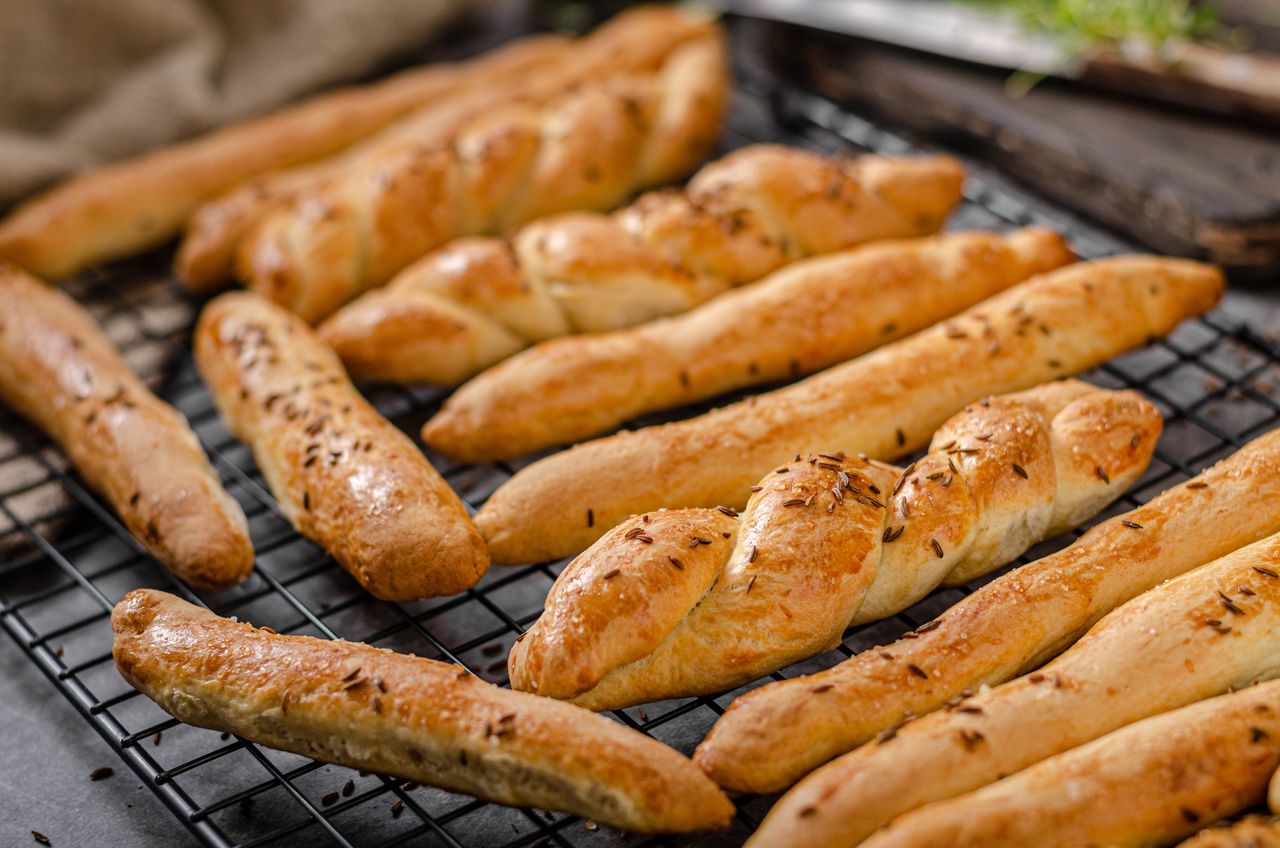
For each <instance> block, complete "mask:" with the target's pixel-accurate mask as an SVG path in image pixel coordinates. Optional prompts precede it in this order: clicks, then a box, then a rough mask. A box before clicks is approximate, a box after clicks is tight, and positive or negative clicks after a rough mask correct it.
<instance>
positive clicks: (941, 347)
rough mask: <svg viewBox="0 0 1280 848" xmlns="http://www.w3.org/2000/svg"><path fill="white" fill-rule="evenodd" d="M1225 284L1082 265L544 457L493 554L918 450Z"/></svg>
mask: <svg viewBox="0 0 1280 848" xmlns="http://www.w3.org/2000/svg"><path fill="white" fill-rule="evenodd" d="M1221 292H1222V275H1221V273H1220V272H1219V271H1218V270H1217V269H1215V268H1213V267H1211V266H1208V265H1202V264H1199V263H1196V262H1189V261H1187V260H1180V259H1162V258H1157V257H1151V256H1127V257H1117V258H1113V259H1101V260H1096V261H1093V262H1082V263H1078V264H1076V265H1071V266H1068V267H1066V268H1062V269H1059V270H1057V271H1052V272H1049V273H1047V274H1042V275H1040V276H1037V277H1034V278H1032V279H1031V280H1028V281H1027V282H1025V283H1022V284H1021V285H1018V286H1015V287H1014V288H1012V289H1009V290H1008V291H1005V292H1004V293H1002V294H999V295H996V296H995V297H993V298H991V299H989V300H986V301H984V302H982V303H980V304H978V305H977V306H975V307H973V308H971V309H969V310H968V311H966V312H964V313H961V314H960V315H959V316H957V317H955V318H953V319H950V320H947V321H944V322H942V323H941V324H939V325H938V326H936V327H933V328H931V329H927V330H924V331H922V332H920V333H917V334H916V335H914V336H910V337H908V338H906V339H903V340H901V341H899V342H895V343H893V344H891V345H888V346H886V347H883V348H881V349H879V350H877V351H874V352H872V353H869V354H866V355H865V356H862V357H859V358H858V359H854V360H852V361H850V362H846V363H844V364H842V365H837V366H835V367H834V368H830V369H828V370H826V371H823V372H821V373H819V374H817V375H815V376H813V377H810V378H809V379H807V380H804V381H803V382H800V383H797V384H796V385H793V386H788V387H786V388H783V389H779V390H777V391H774V392H770V393H768V394H764V395H760V396H758V397H753V398H748V399H747V400H744V401H741V402H739V403H736V404H733V405H732V406H728V407H725V408H723V409H719V410H716V411H714V412H710V413H708V414H706V415H701V416H698V417H696V418H692V419H689V420H686V421H680V422H676V423H672V424H665V425H662V426H656V427H647V428H645V429H642V430H637V431H634V432H623V433H619V434H617V435H614V436H609V437H607V438H603V439H597V440H595V441H592V442H586V443H584V444H581V445H578V446H576V447H573V448H570V449H569V450H567V451H564V452H562V453H559V454H556V455H554V456H551V457H548V458H546V459H543V460H540V461H539V462H535V463H534V464H532V465H530V466H528V467H527V468H525V469H523V470H522V471H520V473H518V474H516V475H515V476H514V477H513V478H512V479H511V480H509V481H508V482H507V483H506V484H504V485H503V486H502V487H500V488H499V489H498V490H497V491H496V492H495V493H494V494H493V496H492V497H491V498H490V499H489V501H488V502H487V503H486V504H485V506H484V508H483V509H482V510H481V511H480V513H479V515H478V516H477V518H476V523H477V525H478V526H479V527H480V531H481V532H482V533H483V534H484V536H485V538H486V540H488V542H489V549H490V552H491V553H492V555H493V559H494V561H495V562H499V563H511V564H516V563H525V562H539V561H543V560H549V559H555V558H557V557H561V556H567V555H570V554H576V553H579V552H580V551H582V550H585V549H586V547H587V546H588V545H590V544H591V543H592V542H594V541H595V540H596V539H597V538H599V537H600V536H601V535H602V534H603V533H604V532H605V531H606V530H608V528H610V527H613V526H616V525H617V524H618V523H619V522H621V521H623V520H624V519H626V517H627V516H629V515H633V514H639V513H644V512H647V511H650V510H654V509H658V508H660V507H667V508H677V507H699V506H702V507H711V506H715V505H717V504H722V505H725V506H731V507H734V508H735V509H737V508H741V507H742V506H744V505H745V503H746V495H747V494H748V488H749V487H750V486H752V485H753V484H755V483H756V481H758V480H759V479H760V478H762V477H763V476H764V475H766V474H767V473H768V472H769V471H771V470H772V469H774V468H776V467H778V466H779V465H781V464H782V463H784V462H786V461H788V460H789V459H791V457H793V456H794V455H795V454H797V453H801V454H805V453H809V452H811V451H837V450H841V451H845V452H846V453H850V454H852V453H858V452H861V453H866V454H867V455H869V456H871V457H872V458H876V459H887V458H892V457H895V456H900V455H902V454H905V453H907V452H909V451H912V450H917V449H919V448H921V447H923V446H924V445H925V443H926V441H927V439H928V437H929V436H930V435H931V434H932V433H933V431H934V430H935V429H937V428H938V427H939V426H940V425H941V424H942V422H944V421H946V420H947V418H949V417H950V416H951V415H954V414H955V412H956V411H957V410H959V409H960V408H962V407H963V406H964V405H965V404H966V403H969V402H972V401H974V400H976V399H977V398H980V397H985V396H988V395H994V394H1002V393H1005V392H1010V391H1017V390H1020V389H1024V388H1029V387H1031V386H1034V385H1038V384H1040V383H1043V382H1046V381H1048V380H1051V379H1055V378H1058V377H1066V376H1069V375H1071V374H1074V373H1078V372H1080V371H1084V370H1086V369H1088V368H1091V367H1093V366H1094V365H1097V364H1099V363H1101V362H1103V361H1105V360H1107V359H1109V358H1111V357H1113V356H1115V355H1117V354H1119V353H1123V352H1124V351H1126V350H1130V349H1132V348H1134V347H1137V346H1139V345H1141V344H1144V343H1145V342H1146V341H1147V340H1148V339H1150V338H1151V337H1153V336H1163V335H1165V334H1166V333H1168V332H1169V331H1171V330H1172V329H1173V328H1174V327H1175V326H1177V324H1178V323H1179V322H1180V321H1182V320H1183V319H1184V318H1187V317H1189V316H1191V315H1196V314H1199V313H1201V312H1204V311H1205V310H1207V309H1209V308H1210V307H1212V306H1213V305H1214V304H1215V303H1217V301H1218V298H1219V297H1220V296H1221ZM589 514H590V516H592V517H594V521H588V520H587V519H588V515H589Z"/></svg>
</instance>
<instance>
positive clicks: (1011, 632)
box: [696, 431, 1280, 792]
mask: <svg viewBox="0 0 1280 848" xmlns="http://www.w3.org/2000/svg"><path fill="white" fill-rule="evenodd" d="M1277 532H1280V431H1273V432H1271V433H1268V434H1267V435H1265V436H1261V437H1259V438H1257V439H1255V440H1254V441H1252V442H1250V443H1249V444H1248V445H1246V446H1245V447H1243V448H1241V449H1240V450H1239V451H1237V452H1236V453H1235V454H1234V455H1232V456H1231V457H1229V458H1227V459H1225V460H1223V461H1222V462H1219V463H1218V464H1217V465H1215V466H1213V467H1212V468H1209V469H1208V470H1206V471H1204V472H1203V473H1201V474H1200V475H1199V476H1197V477H1196V478H1194V479H1193V480H1189V481H1187V482H1185V483H1182V484H1181V485H1178V486H1174V487H1173V488H1171V489H1169V490H1167V491H1165V492H1164V493H1163V494H1161V495H1159V496H1158V497H1156V498H1154V499H1153V500H1151V501H1150V502H1149V503H1147V504H1146V505H1144V506H1141V507H1139V508H1137V509H1134V510H1132V511H1130V512H1128V513H1125V514H1123V515H1119V516H1116V517H1114V518H1112V519H1109V520H1108V521H1105V522H1103V523H1101V524H1099V525H1097V526H1096V527H1094V528H1093V529H1091V530H1090V531H1089V532H1088V533H1086V534H1084V535H1083V536H1082V537H1080V539H1079V540H1077V541H1076V542H1075V543H1074V544H1072V545H1071V546H1069V547H1067V548H1064V549H1063V550H1061V551H1059V552H1058V553H1055V554H1052V555H1050V556H1047V557H1044V558H1043V559H1039V560H1037V561H1035V562H1033V563H1030V564H1028V565H1024V566H1022V567H1021V568H1019V569H1017V570H1015V571H1012V572H1010V573H1009V574H1006V575H1004V576H1002V577H1000V578H998V579H996V580H993V581H992V582H990V583H988V584H987V585H985V586H983V587H982V588H981V589H979V590H978V591H976V592H974V593H973V594H972V595H969V596H968V597H967V598H965V599H964V600H963V601H961V602H960V603H958V604H956V605H955V606H953V607H951V608H950V609H949V610H947V611H946V612H945V613H943V614H942V615H941V616H939V617H938V619H937V620H936V621H935V622H931V623H930V625H929V626H928V627H927V628H921V631H922V632H920V633H916V634H911V635H912V636H913V637H914V638H910V639H903V640H900V641H898V642H896V643H894V644H892V645H890V646H888V647H886V648H882V649H877V650H869V651H864V652H863V653H861V654H858V655H857V656H855V657H853V658H851V659H849V660H848V661H846V662H843V663H841V664H839V665H837V666H834V667H833V668H831V669H828V670H826V671H823V672H820V673H819V674H816V675H810V676H807V677H798V678H795V679H794V680H788V681H784V682H781V683H775V684H770V685H768V686H764V687H761V688H760V689H758V690H755V691H753V692H750V693H748V694H747V695H744V696H743V697H741V698H739V699H738V700H737V701H735V702H734V703H733V705H732V706H731V707H730V708H729V709H728V710H727V711H726V713H725V715H724V716H722V717H721V718H720V720H719V721H718V722H717V723H716V725H715V726H714V727H713V728H712V729H711V732H710V733H709V734H708V735H707V738H706V739H705V740H703V742H702V745H701V746H699V749H698V753H697V755H696V759H697V761H698V764H699V765H701V766H702V767H703V768H704V769H705V770H706V771H707V773H708V774H710V775H711V776H712V777H713V778H714V779H715V780H716V782H717V783H719V784H720V785H721V786H724V787H725V788H727V789H731V790H734V791H741V792H772V791H777V790H779V789H784V788H786V787H787V786H788V785H790V784H791V783H794V782H795V781H796V780H798V779H799V778H801V777H803V776H804V775H805V774H806V773H807V772H809V771H811V770H813V769H815V768H817V767H818V766H820V765H822V764H823V763H824V762H826V761H828V760H830V759H832V758H833V757H836V756H838V755H840V754H843V753H845V752H846V751H849V750H852V749H853V748H856V747H858V746H859V745H862V744H864V743H866V742H869V741H871V740H872V739H874V738H875V737H876V736H877V734H884V733H889V734H891V733H892V732H893V728H895V727H897V726H898V725H899V724H900V723H901V722H902V721H904V720H906V719H908V718H910V717H912V716H920V715H924V714H925V713H928V712H931V711H933V710H935V709H938V708H940V707H942V706H944V705H945V704H946V703H947V702H948V700H949V699H951V698H954V697H956V696H959V695H962V694H963V693H964V692H966V691H976V690H977V689H978V688H979V687H980V686H982V685H983V684H992V685H994V684H996V683H1000V682H1002V681H1005V680H1009V679H1010V678H1012V677H1015V676H1017V675H1018V674H1020V673H1022V672H1025V671H1028V670H1030V669H1034V668H1036V667H1037V666H1039V665H1041V664H1042V663H1043V662H1044V661H1045V660H1047V659H1049V658H1051V657H1053V656H1054V655H1056V654H1057V653H1059V652H1060V651H1062V650H1063V649H1064V648H1066V647H1067V646H1069V645H1070V644H1071V643H1072V642H1074V641H1075V640H1076V639H1077V638H1078V637H1079V636H1080V635H1081V634H1082V633H1084V632H1085V631H1086V630H1088V629H1089V627H1091V626H1092V625H1093V624H1094V623H1095V622H1096V621H1098V619H1100V618H1101V617H1102V616H1104V615H1106V614H1107V613H1108V612H1110V611H1111V610H1113V609H1115V608H1116V607H1118V606H1120V605H1121V604H1123V603H1124V602H1126V601H1128V600H1130V599H1131V598H1134V597H1137V596H1138V595H1140V594H1141V593H1143V592H1146V591H1148V590H1149V589H1151V588H1152V587H1154V586H1156V585H1158V584H1159V583H1161V582H1162V581H1164V580H1168V579H1170V578H1172V577H1177V576H1178V575H1180V574H1183V573H1184V572H1186V571H1189V570H1190V569H1192V568H1195V567H1196V566H1198V565H1202V564H1204V563H1206V562H1209V561H1211V560H1213V559H1216V558H1218V557H1221V556H1223V555H1225V554H1228V553H1230V552H1231V551H1233V550H1235V549H1237V548H1239V547H1242V546H1244V545H1247V544H1250V543H1252V542H1255V541H1257V540H1258V539H1261V538H1263V537H1265V536H1268V535H1271V534H1273V533H1277ZM1229 623H1230V622H1228V624H1229ZM1233 638H1240V637H1239V636H1238V635H1237V636H1233ZM913 667H914V668H918V669H920V672H921V674H917V673H915V672H914V671H913V670H912V669H913ZM828 685H829V686H830V688H824V689H823V692H822V697H821V698H817V697H815V696H814V694H813V690H814V689H815V688H816V687H827V686H828Z"/></svg>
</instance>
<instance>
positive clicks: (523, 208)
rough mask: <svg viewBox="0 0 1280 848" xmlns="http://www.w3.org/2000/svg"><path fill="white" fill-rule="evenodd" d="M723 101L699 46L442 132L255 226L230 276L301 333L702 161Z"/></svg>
mask: <svg viewBox="0 0 1280 848" xmlns="http://www.w3.org/2000/svg"><path fill="white" fill-rule="evenodd" d="M560 87H561V88H563V84H562V85H561V86H560ZM727 87H728V82H727V73H726V68H725V48H724V43H723V40H722V38H721V37H720V35H719V33H718V32H713V33H710V34H707V35H704V36H703V37H700V38H697V39H695V40H693V41H690V42H688V43H686V44H684V45H681V46H680V47H677V48H676V49H675V50H674V51H673V52H671V54H670V56H669V57H668V58H667V59H666V61H665V62H664V63H663V66H662V67H661V68H660V69H659V70H658V71H657V72H656V73H641V74H619V75H615V76H611V77H608V78H606V79H604V80H602V81H600V82H592V83H589V84H584V85H581V86H580V87H579V88H577V89H576V90H573V91H570V92H568V93H564V94H562V95H561V96H559V97H558V98H555V99H554V100H551V101H550V102H546V101H542V102H539V101H538V100H536V99H534V100H532V101H531V102H512V103H510V104H507V105H505V106H499V107H498V108H495V109H492V110H490V111H487V112H485V113H483V114H479V115H474V114H472V115H468V116H466V117H467V118H468V119H465V120H461V121H447V122H445V123H446V124H447V125H448V126H449V135H448V137H447V140H440V139H439V138H438V136H439V134H438V133H427V134H426V135H425V136H424V137H425V138H427V139H432V140H434V143H429V142H428V143H424V142H422V141H412V142H411V141H410V140H408V139H402V140H401V141H402V143H399V144H395V145H389V146H387V147H385V148H383V149H381V150H379V151H377V153H376V154H374V155H371V156H367V157H363V158H362V159H361V160H360V161H359V162H357V163H355V164H354V165H353V166H352V167H351V168H350V169H348V170H347V171H346V172H345V173H344V174H342V175H341V176H340V177H334V178H333V179H330V180H328V181H326V182H325V183H324V184H323V185H320V186H317V187H315V188H314V189H309V190H306V191H303V192H301V193H300V194H299V195H298V196H297V197H296V198H295V199H294V200H293V202H292V203H291V205H290V206H289V208H288V209H282V210H279V211H276V212H274V213H272V214H270V215H268V216H267V217H266V218H265V219H264V220H263V221H262V222H261V223H259V224H258V226H257V227H256V228H255V229H254V231H253V233H252V234H251V235H249V236H248V237H247V238H246V239H245V241H244V242H243V243H242V244H241V246H240V253H239V258H238V262H239V265H238V268H239V272H240V276H241V277H242V278H244V279H245V280H247V281H248V283H249V285H250V286H251V287H252V288H254V289H255V290H257V291H258V292H260V293H262V294H263V295H265V296H267V297H269V298H271V299H272V300H274V301H276V302H278V303H281V304H283V305H285V306H286V307H288V308H289V309H291V310H292V311H294V312H297V313H298V314H299V315H301V316H302V317H303V318H305V319H306V320H308V321H313V322H314V321H317V320H319V319H321V318H323V317H325V316H327V315H329V314H330V313H331V312H333V311H334V310H335V309H337V308H338V307H340V306H342V304H344V303H346V302H347V301H348V300H351V299H352V298H354V297H356V296H357V295H359V294H360V293H361V292H362V291H364V290H365V289H368V288H371V287H373V286H378V285H381V284H383V283H384V282H386V281H387V280H389V279H390V278H391V277H392V276H393V275H394V274H395V273H396V272H398V271H400V270H401V269H403V268H404V267H406V266H407V265H409V264H410V263H411V262H413V261H414V260H415V259H417V258H419V257H420V256H422V255H423V254H425V253H426V252H427V251H429V250H431V249H432V248H435V247H438V246H440V245H441V244H444V243H445V242H447V241H449V240H450V239H453V238H456V237H458V236H461V235H466V234H469V233H479V232H503V231H506V230H508V229H511V228H512V227H515V226H518V225H519V224H521V223H524V222H525V221H529V220H532V219H533V218H537V217H539V216H542V215H548V214H551V213H553V212H561V211H565V210H569V209H607V208H609V207H612V206H615V205H617V204H618V203H620V202H621V201H623V200H624V199H626V197H627V195H629V194H630V193H631V192H633V191H635V190H636V189H639V188H645V187H647V186H651V185H656V184H658V183H663V182H668V181H670V180H673V179H675V178H677V177H679V176H682V175H684V174H686V173H688V172H689V171H690V170H692V169H693V167H694V166H695V165H696V164H697V163H698V162H699V161H700V160H701V159H702V158H703V157H704V156H705V155H706V154H707V153H708V152H709V151H710V149H711V146H712V144H714V142H715V140H716V137H717V136H718V135H719V128H720V120H721V117H722V116H723V113H724V103H725V100H726V92H727Z"/></svg>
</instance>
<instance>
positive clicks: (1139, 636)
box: [756, 536, 1280, 848]
mask: <svg viewBox="0 0 1280 848" xmlns="http://www.w3.org/2000/svg"><path fill="white" fill-rule="evenodd" d="M1277 569H1280V536H1270V537H1268V538H1266V539H1263V540H1262V541H1260V542H1255V543H1254V544H1252V545H1249V546H1247V547H1244V548H1241V549H1240V550H1238V551H1235V552H1234V553H1231V554H1228V555H1227V556H1225V557H1223V558H1221V559H1218V560H1215V561H1214V562H1211V563H1209V564H1208V565H1203V566H1200V567H1199V568H1197V569H1195V570H1193V571H1190V572H1188V573H1186V574H1184V575H1182V576H1181V577H1179V578H1177V579H1175V580H1171V581H1169V582H1168V583H1164V584H1161V585H1160V586H1157V587H1156V588H1154V589H1152V590H1150V591H1149V592H1145V593H1143V594H1141V595H1139V596H1138V597H1137V598H1134V599H1133V600H1132V601H1129V602H1128V603H1126V604H1124V605H1123V606H1121V607H1119V608H1118V609H1116V610H1115V611H1114V612H1112V613H1111V614H1109V615H1108V616H1106V617H1105V618H1103V619H1102V620H1101V621H1100V622H1098V623H1097V624H1096V625H1094V627H1093V628H1092V629H1091V630H1090V631H1089V632H1088V633H1087V634H1085V636H1084V637H1083V638H1082V639H1081V640H1080V641H1079V642H1077V643H1076V644H1075V645H1073V646H1072V647H1071V648H1070V649H1068V650H1067V651H1066V653H1064V654H1062V656H1060V657H1058V658H1057V659H1056V660H1054V661H1053V662H1051V663H1049V664H1048V665H1046V666H1044V667H1043V668H1040V669H1039V670H1037V671H1036V673H1035V674H1032V675H1029V676H1026V677H1021V678H1019V679H1017V680H1014V681H1011V682H1009V683H1005V684H1003V685H1001V686H997V687H996V688H994V689H987V688H984V689H982V690H981V691H979V692H978V693H977V694H976V695H973V696H972V697H968V698H965V699H963V700H959V702H958V703H955V702H953V704H952V707H951V709H947V710H939V711H937V712H934V713H931V714H929V715H927V716H924V717H923V718H921V719H919V720H918V721H913V722H910V723H909V724H907V725H905V726H903V727H902V728H901V730H899V731H898V732H897V734H896V735H894V736H893V737H892V738H891V739H885V740H883V741H882V742H878V743H870V744H867V745H863V746H862V747H861V748H858V749H857V750H855V751H852V752H850V753H848V754H845V755H844V756H843V757H840V758H838V759H836V760H834V761H833V762H831V763H828V764H827V765H825V766H823V767H822V768H820V769H818V770H817V771H815V772H814V773H813V774H811V775H809V776H808V777H806V778H805V779H804V780H802V781H800V783H799V784H797V785H796V786H795V787H794V788H793V789H792V790H791V791H790V792H788V793H787V794H786V795H784V796H783V797H782V799H781V800H780V801H779V802H778V803H777V804H776V805H775V806H774V808H773V810H772V811H771V812H770V813H769V816H768V817H767V818H766V819H765V820H764V822H763V823H762V824H761V825H760V829H759V830H758V831H757V833H756V841H757V842H758V843H759V844H761V845H774V846H804V845H815V844H819V843H820V844H822V845H829V846H832V848H835V846H854V845H857V844H859V843H861V842H862V840H864V839H866V838H867V837H869V836H870V835H871V834H872V833H873V832H874V831H876V830H877V829H879V828H881V827H883V826H884V825H886V824H888V823H889V822H890V821H891V820H892V819H894V818H896V817H897V816H900V815H902V814H904V813H907V812H909V811H910V810H914V809H917V808H919V807H923V806H925V805H926V804H930V803H933V802H935V801H941V800H944V799H946V798H953V797H955V796H957V795H962V794H964V793H966V792H971V791H973V790H975V789H979V788H981V787H983V786H986V785H987V784H990V783H994V782H996V781H997V780H999V779H1000V778H1001V777H1003V776H1004V775H1007V774H1013V773H1015V772H1018V771H1021V770H1022V769H1024V768H1027V767H1028V766H1031V765H1033V764H1035V763H1037V762H1040V761H1041V760H1044V759H1047V758H1049V757H1051V756H1053V755H1055V754H1059V753H1061V752H1063V751H1066V750H1068V749H1070V748H1074V747H1076V746H1077V745H1083V744H1085V743H1086V742H1089V741H1091V740H1093V739H1097V738H1098V737H1100V736H1102V735H1104V734H1106V733H1110V732H1111V731H1113V730H1115V729H1116V728H1119V727H1123V726H1124V725H1126V724H1131V723H1133V722H1135V721H1139V720H1141V719H1144V718H1147V717H1148V716H1152V715H1156V714H1158V713H1162V712H1166V711H1168V710H1173V709H1177V708H1179V707H1183V706H1186V705H1187V704H1191V703H1194V702H1196V701H1200V700H1203V699H1205V698H1211V697H1213V696H1215V695H1221V694H1222V693H1223V692H1226V691H1229V690H1231V689H1235V688H1240V687H1242V686H1249V685H1252V684H1254V683H1257V682H1258V681H1259V680H1269V679H1272V678H1274V677H1276V676H1278V675H1280V652H1277V651H1276V635H1277V634H1280V576H1273V575H1277V574H1278V573H1280V572H1277ZM943 620H944V621H945V617H944V619H943ZM926 636H927V634H926ZM922 774H927V777H925V778H923V779H922V777H921V775H922Z"/></svg>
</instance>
